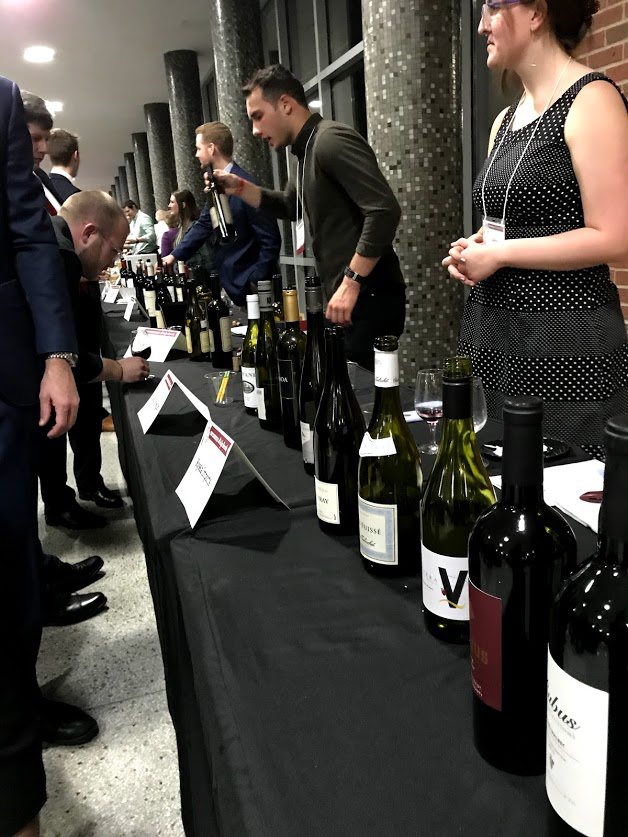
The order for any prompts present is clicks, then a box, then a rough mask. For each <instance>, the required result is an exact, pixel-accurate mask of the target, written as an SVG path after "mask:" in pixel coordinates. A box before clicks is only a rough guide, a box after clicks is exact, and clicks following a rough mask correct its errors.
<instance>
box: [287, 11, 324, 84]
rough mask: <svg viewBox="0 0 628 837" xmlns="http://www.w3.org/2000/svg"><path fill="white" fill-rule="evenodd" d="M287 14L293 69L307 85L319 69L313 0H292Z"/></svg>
mask: <svg viewBox="0 0 628 837" xmlns="http://www.w3.org/2000/svg"><path fill="white" fill-rule="evenodd" d="M287 12H288V30H289V34H290V65H291V69H292V72H293V73H294V74H295V76H297V78H299V79H300V80H301V81H302V82H304V83H305V82H306V81H308V80H309V79H311V78H312V77H313V76H315V75H316V73H317V69H318V67H317V61H316V33H315V31H314V6H313V4H312V0H291V2H290V3H288V6H287Z"/></svg>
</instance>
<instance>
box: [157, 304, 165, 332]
mask: <svg viewBox="0 0 628 837" xmlns="http://www.w3.org/2000/svg"><path fill="white" fill-rule="evenodd" d="M165 327H166V321H165V320H164V312H163V311H162V310H161V308H158V309H157V328H165Z"/></svg>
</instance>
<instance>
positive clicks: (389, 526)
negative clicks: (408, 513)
mask: <svg viewBox="0 0 628 837" xmlns="http://www.w3.org/2000/svg"><path fill="white" fill-rule="evenodd" d="M358 511H359V514H360V552H361V553H362V555H364V557H365V558H368V559H369V561H373V562H374V563H376V564H388V565H391V564H398V563H399V555H398V551H397V506H395V505H392V506H391V505H383V504H381V503H371V502H370V501H369V500H364V499H363V498H362V497H360V496H359V495H358Z"/></svg>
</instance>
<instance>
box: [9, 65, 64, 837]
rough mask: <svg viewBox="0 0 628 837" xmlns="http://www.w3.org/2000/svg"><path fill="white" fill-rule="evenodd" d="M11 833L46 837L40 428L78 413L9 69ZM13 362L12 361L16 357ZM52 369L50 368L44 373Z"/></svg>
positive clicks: (52, 244) (44, 222)
mask: <svg viewBox="0 0 628 837" xmlns="http://www.w3.org/2000/svg"><path fill="white" fill-rule="evenodd" d="M0 166H1V167H2V176H1V177H0V310H1V311H3V312H4V315H5V316H4V324H3V327H2V329H0V358H3V359H4V360H3V362H2V363H0V537H1V539H2V550H1V551H0V637H1V641H0V671H2V677H1V678H0V833H1V834H7V835H19V837H36V835H38V834H39V827H38V823H37V817H38V814H39V811H40V809H41V807H42V806H43V804H44V802H45V800H46V785H45V776H44V768H43V763H42V758H41V741H40V737H39V730H38V723H37V712H38V704H39V693H38V690H37V681H36V677H35V662H36V660H37V652H38V649H39V640H40V636H41V616H40V612H39V564H38V562H39V542H38V538H37V474H36V466H35V452H36V444H37V425H38V421H39V425H40V426H42V427H43V426H46V425H49V424H50V422H51V417H52V416H54V419H53V420H54V425H53V426H52V428H51V429H50V431H49V435H50V436H51V437H58V436H60V435H62V434H63V433H66V432H67V431H68V430H69V428H70V427H71V426H72V424H73V423H74V421H75V419H76V413H77V409H78V394H77V391H76V386H75V384H74V377H73V375H72V364H73V363H75V361H76V351H77V346H76V337H75V334H74V326H73V322H72V311H71V307H70V302H69V299H68V294H67V290H66V286H65V282H64V279H63V273H62V266H61V261H60V256H59V251H58V248H57V243H56V240H55V235H54V232H53V230H52V224H51V222H50V218H49V217H48V215H47V213H46V210H45V206H44V199H43V196H42V190H41V186H40V185H39V183H38V181H37V179H36V178H35V177H34V175H33V156H32V145H31V141H30V139H29V135H28V131H27V129H26V123H25V120H24V112H23V106H22V101H21V98H20V93H19V90H18V88H17V86H16V85H15V84H13V82H11V81H9V80H8V79H5V78H0ZM8 358H9V359H10V362H7V360H6V359H8ZM42 375H43V377H42Z"/></svg>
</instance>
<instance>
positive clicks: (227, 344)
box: [220, 317, 233, 352]
mask: <svg viewBox="0 0 628 837" xmlns="http://www.w3.org/2000/svg"><path fill="white" fill-rule="evenodd" d="M220 341H221V343H222V350H223V352H230V351H231V349H232V348H233V342H232V340H231V317H221V318H220Z"/></svg>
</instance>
